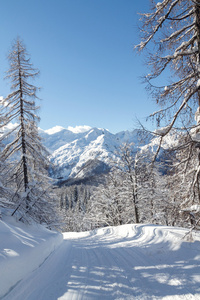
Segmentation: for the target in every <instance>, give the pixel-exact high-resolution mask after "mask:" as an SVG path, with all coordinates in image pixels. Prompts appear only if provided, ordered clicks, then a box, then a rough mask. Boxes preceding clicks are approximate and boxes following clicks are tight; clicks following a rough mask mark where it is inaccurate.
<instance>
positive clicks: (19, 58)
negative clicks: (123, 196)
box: [0, 38, 55, 224]
mask: <svg viewBox="0 0 200 300" xmlns="http://www.w3.org/2000/svg"><path fill="white" fill-rule="evenodd" d="M8 60H9V63H10V69H9V71H8V72H7V78H8V79H9V80H10V81H11V83H12V85H11V89H12V92H11V93H10V94H9V95H8V96H7V97H6V98H5V99H3V100H2V105H3V108H4V109H3V112H2V114H1V117H2V120H3V122H2V123H1V127H3V126H5V125H7V124H8V123H10V122H12V121H17V123H18V125H17V126H16V127H15V128H14V129H12V130H10V131H8V132H7V133H6V134H4V135H3V137H2V139H3V141H4V140H5V139H7V138H8V137H9V136H10V135H11V134H14V136H15V137H14V139H13V140H11V142H9V143H8V144H7V145H6V146H5V147H4V149H3V151H2V152H1V156H0V161H1V163H5V162H9V163H10V169H9V182H10V185H11V186H12V188H13V189H14V190H15V194H14V198H13V201H14V202H15V210H14V212H13V214H15V213H16V212H18V213H19V212H20V219H26V220H27V219H28V218H32V219H34V220H35V221H37V222H40V223H46V224H50V223H51V221H52V218H53V219H54V220H55V218H54V217H55V213H54V212H53V206H52V205H51V203H50V202H52V200H53V199H52V197H51V193H49V191H48V189H49V178H48V174H47V167H48V164H49V162H48V159H47V157H48V154H47V151H46V149H45V148H44V146H43V145H42V143H41V140H40V137H39V135H38V128H37V122H38V121H39V117H38V115H37V110H38V107H37V106H36V103H35V100H36V99H37V95H36V92H37V88H36V87H35V86H34V85H32V84H31V83H30V81H31V80H32V79H34V78H35V76H37V75H38V71H37V70H36V69H34V68H33V66H32V64H31V63H30V58H29V55H28V54H27V52H26V48H25V46H24V44H23V42H22V41H21V40H20V39H19V38H18V39H17V40H16V41H15V42H14V44H13V47H12V50H11V52H10V53H9V56H8ZM3 141H2V142H3ZM27 216H28V217H27Z"/></svg>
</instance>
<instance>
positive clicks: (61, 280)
mask: <svg viewBox="0 0 200 300" xmlns="http://www.w3.org/2000/svg"><path fill="white" fill-rule="evenodd" d="M185 232H186V231H185V230H184V229H178V228H172V227H161V226H153V225H123V226H119V227H107V228H103V229H98V230H95V231H92V232H85V233H65V234H64V242H63V243H62V245H61V246H60V247H59V248H58V249H57V250H56V251H55V252H54V253H52V254H51V255H50V256H49V257H48V258H47V260H46V261H45V262H44V263H43V264H42V265H41V266H40V267H39V268H38V269H37V270H35V271H34V272H32V273H31V274H30V275H29V276H28V277H26V278H25V279H24V280H22V281H21V282H19V283H18V284H17V285H16V286H15V288H14V289H12V291H11V292H10V293H9V294H8V295H7V296H6V297H4V298H3V299H4V300H16V299H17V300H21V299H23V300H27V299H28V300H36V299H37V300H55V299H69V300H77V299H88V300H89V299H95V300H96V299H101V300H105V299H109V300H111V299H142V300H145V299H173V300H175V299H195V300H197V299H200V236H199V235H198V236H197V235H196V236H195V241H194V242H193V243H189V242H186V241H185V240H182V237H183V236H184V234H185Z"/></svg>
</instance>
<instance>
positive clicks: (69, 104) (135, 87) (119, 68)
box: [0, 0, 156, 133]
mask: <svg viewBox="0 0 200 300" xmlns="http://www.w3.org/2000/svg"><path fill="white" fill-rule="evenodd" d="M0 7H1V24H0V38H1V47H0V95H2V96H6V95H7V94H8V93H9V82H8V81H5V80H4V79H3V77H4V76H5V72H6V70H7V69H8V62H7V60H6V56H7V53H8V51H9V49H10V47H11V44H12V41H13V40H14V39H15V38H16V37H17V36H20V37H21V38H22V39H23V40H24V43H25V45H26V47H27V50H28V52H29V53H30V55H31V61H32V63H33V65H34V67H37V68H38V69H39V70H40V76H39V78H38V79H37V80H36V81H35V85H37V86H40V87H41V88H42V89H41V91H40V93H39V94H38V96H39V97H40V98H41V99H42V101H41V102H40V103H39V104H40V107H41V109H40V112H39V114H40V117H41V122H40V124H39V126H40V127H41V128H43V129H48V128H51V127H53V126H55V125H60V126H63V127H65V128H67V127H68V126H76V125H89V126H92V127H101V128H107V129H109V130H110V131H111V132H113V133H115V132H119V131H122V130H127V129H128V130H132V129H134V128H135V127H136V118H138V119H139V120H140V121H141V122H143V123H144V124H145V118H146V116H148V115H149V114H150V113H151V112H153V111H155V110H156V106H155V105H154V104H153V102H152V100H151V98H150V97H149V96H148V94H147V92H146V91H145V86H144V85H143V84H142V83H141V79H140V76H142V75H144V74H145V73H146V72H148V70H147V69H146V68H145V65H144V59H145V57H144V55H138V54H137V53H136V52H135V51H134V50H133V47H134V45H135V44H137V43H138V42H139V32H138V24H139V21H138V20H139V16H138V14H137V13H138V12H144V11H148V9H149V0H140V1H136V0H59V1H58V0H57V1H56V0H48V1H46V0H34V1H27V0H18V1H16V0H6V1H1V6H0Z"/></svg>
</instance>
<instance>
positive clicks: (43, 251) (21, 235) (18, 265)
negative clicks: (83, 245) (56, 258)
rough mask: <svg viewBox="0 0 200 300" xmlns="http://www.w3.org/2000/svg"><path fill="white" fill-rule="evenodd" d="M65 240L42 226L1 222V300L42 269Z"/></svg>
mask: <svg viewBox="0 0 200 300" xmlns="http://www.w3.org/2000/svg"><path fill="white" fill-rule="evenodd" d="M62 239H63V237H62V234H60V233H58V232H54V231H50V230H47V229H46V228H44V227H43V226H40V225H34V226H33V225H32V226H27V225H25V224H23V223H20V222H15V221H14V220H12V218H9V220H6V222H5V221H2V220H0V298H1V297H2V296H3V295H5V294H6V293H7V292H9V291H10V290H11V289H12V288H13V287H14V286H15V285H16V284H17V283H18V282H19V281H20V280H21V279H23V278H24V277H25V276H26V275H27V274H28V273H30V272H32V271H33V270H34V269H36V268H38V267H39V266H40V265H41V264H42V263H43V262H44V261H45V259H46V258H47V257H48V256H49V255H50V253H51V252H53V251H54V250H55V249H56V248H57V247H58V246H59V245H60V244H61V243H62Z"/></svg>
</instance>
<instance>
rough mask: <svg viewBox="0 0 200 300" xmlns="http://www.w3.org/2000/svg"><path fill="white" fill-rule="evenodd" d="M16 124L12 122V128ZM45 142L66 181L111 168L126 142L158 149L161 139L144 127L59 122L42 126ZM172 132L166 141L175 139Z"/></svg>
mask: <svg viewBox="0 0 200 300" xmlns="http://www.w3.org/2000/svg"><path fill="white" fill-rule="evenodd" d="M13 126H16V124H13V125H9V128H5V130H8V129H12V128H13ZM39 134H40V136H41V138H42V142H43V144H44V145H45V147H46V148H47V150H48V151H49V153H50V155H49V158H50V161H51V162H52V165H53V167H52V168H51V169H50V175H51V177H53V178H54V179H56V180H58V181H62V182H66V181H69V180H72V179H73V180H79V179H83V178H90V177H93V176H94V175H97V174H101V173H105V172H107V171H108V170H109V169H110V163H111V161H112V160H113V159H114V158H116V156H118V154H117V151H118V150H119V148H120V146H122V145H123V144H124V143H133V145H134V147H135V149H136V150H138V149H140V150H141V149H143V150H145V151H152V152H153V151H155V149H156V148H157V145H158V143H159V141H158V138H157V137H155V136H154V135H153V134H150V133H149V134H146V136H145V137H144V135H143V136H141V130H138V129H135V130H133V131H128V130H127V131H122V132H119V133H116V134H113V133H111V132H110V131H108V130H106V129H102V128H91V127H89V126H77V127H75V128H73V127H68V129H66V128H63V127H61V126H55V127H53V128H51V129H48V130H43V129H40V128H39ZM174 140H175V135H174V134H171V135H170V136H169V137H168V138H167V139H165V142H164V144H163V147H164V148H166V147H169V146H170V144H171V143H174Z"/></svg>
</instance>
